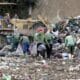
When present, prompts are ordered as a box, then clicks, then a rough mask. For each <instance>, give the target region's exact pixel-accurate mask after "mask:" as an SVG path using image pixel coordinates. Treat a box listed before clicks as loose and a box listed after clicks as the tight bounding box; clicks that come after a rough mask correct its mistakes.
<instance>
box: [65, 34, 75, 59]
mask: <svg viewBox="0 0 80 80" xmlns="http://www.w3.org/2000/svg"><path fill="white" fill-rule="evenodd" d="M75 44H76V38H75V37H73V36H72V35H70V34H69V33H68V34H67V36H66V38H65V46H66V47H67V48H68V50H69V53H70V54H71V58H73V56H74V50H75Z"/></svg>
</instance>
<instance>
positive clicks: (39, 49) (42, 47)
mask: <svg viewBox="0 0 80 80" xmlns="http://www.w3.org/2000/svg"><path fill="white" fill-rule="evenodd" d="M42 50H46V47H45V45H44V44H41V45H39V47H38V51H42Z"/></svg>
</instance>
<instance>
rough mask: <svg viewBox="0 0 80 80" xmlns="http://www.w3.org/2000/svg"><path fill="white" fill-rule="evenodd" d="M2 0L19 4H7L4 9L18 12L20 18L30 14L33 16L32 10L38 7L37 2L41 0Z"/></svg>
mask: <svg viewBox="0 0 80 80" xmlns="http://www.w3.org/2000/svg"><path fill="white" fill-rule="evenodd" d="M1 1H2V2H11V3H16V4H17V5H16V6H6V7H4V8H3V11H5V12H10V13H13V14H15V13H17V14H18V16H19V17H20V18H27V17H28V16H31V14H32V10H33V9H34V8H35V7H36V5H37V4H36V3H37V2H38V1H39V0H1ZM1 11H2V10H1ZM5 12H4V13H5ZM2 14H3V13H2Z"/></svg>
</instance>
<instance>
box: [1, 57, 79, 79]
mask: <svg viewBox="0 0 80 80" xmlns="http://www.w3.org/2000/svg"><path fill="white" fill-rule="evenodd" d="M79 70H80V61H79V60H66V61H64V60H40V61H38V60H32V58H31V59H30V60H29V61H27V59H24V58H16V57H14V58H11V57H10V58H9V57H8V58H7V57H4V58H0V78H1V79H0V80H4V79H2V78H5V79H6V80H67V79H73V80H76V79H80V74H79V73H80V71H79ZM8 78H9V79H8Z"/></svg>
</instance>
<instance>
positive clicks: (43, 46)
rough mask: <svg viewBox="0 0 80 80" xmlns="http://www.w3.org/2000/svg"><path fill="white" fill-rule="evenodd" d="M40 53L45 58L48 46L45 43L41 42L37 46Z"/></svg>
mask: <svg viewBox="0 0 80 80" xmlns="http://www.w3.org/2000/svg"><path fill="white" fill-rule="evenodd" d="M37 52H38V55H39V54H40V55H41V56H42V57H43V59H45V53H46V47H45V45H44V44H40V45H39V46H38V48H37Z"/></svg>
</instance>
